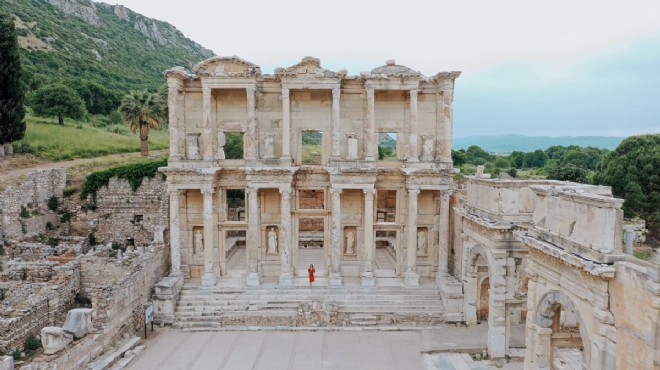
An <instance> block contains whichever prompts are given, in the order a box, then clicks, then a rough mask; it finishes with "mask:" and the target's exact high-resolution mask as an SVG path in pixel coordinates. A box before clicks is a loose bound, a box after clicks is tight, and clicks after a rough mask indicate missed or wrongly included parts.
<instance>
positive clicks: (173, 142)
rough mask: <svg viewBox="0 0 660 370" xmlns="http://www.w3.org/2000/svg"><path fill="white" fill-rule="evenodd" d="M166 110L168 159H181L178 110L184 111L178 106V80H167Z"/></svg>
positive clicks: (179, 87) (179, 86) (179, 91)
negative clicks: (167, 114)
mask: <svg viewBox="0 0 660 370" xmlns="http://www.w3.org/2000/svg"><path fill="white" fill-rule="evenodd" d="M167 87H168V88H167V109H168V113H169V117H168V120H169V127H170V159H173V160H176V159H181V154H180V153H179V129H180V122H179V117H180V115H179V110H182V109H184V107H183V106H180V105H179V101H180V100H179V94H180V93H181V82H180V80H173V79H168V81H167Z"/></svg>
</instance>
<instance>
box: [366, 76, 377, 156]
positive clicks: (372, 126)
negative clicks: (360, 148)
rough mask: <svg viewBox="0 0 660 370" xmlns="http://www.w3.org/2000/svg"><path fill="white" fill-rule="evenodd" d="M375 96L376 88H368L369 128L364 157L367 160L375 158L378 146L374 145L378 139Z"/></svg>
mask: <svg viewBox="0 0 660 370" xmlns="http://www.w3.org/2000/svg"><path fill="white" fill-rule="evenodd" d="M375 109H376V108H375V98H374V89H373V88H370V87H368V88H367V129H366V131H365V143H364V148H365V149H364V151H365V155H364V157H365V158H364V159H365V160H367V161H373V160H374V153H375V152H376V148H375V147H374V145H375V141H376V138H375V136H376V122H375V113H376V112H375Z"/></svg>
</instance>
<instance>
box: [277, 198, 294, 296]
mask: <svg viewBox="0 0 660 370" xmlns="http://www.w3.org/2000/svg"><path fill="white" fill-rule="evenodd" d="M279 244H280V245H279V247H280V262H281V264H282V266H281V268H282V271H281V273H280V285H281V286H291V285H292V283H293V274H292V271H293V264H292V260H293V258H292V256H293V251H292V250H291V249H292V248H291V189H280V240H279Z"/></svg>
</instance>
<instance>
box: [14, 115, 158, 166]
mask: <svg viewBox="0 0 660 370" xmlns="http://www.w3.org/2000/svg"><path fill="white" fill-rule="evenodd" d="M26 122H27V130H26V132H25V138H23V140H22V141H20V142H18V143H15V144H14V146H15V150H16V151H17V152H19V153H21V152H22V153H34V154H37V155H39V156H41V157H43V158H47V159H51V160H67V159H74V158H92V157H99V156H104V155H108V154H115V153H127V152H139V151H140V139H139V137H138V135H134V134H133V133H131V132H130V131H128V126H126V125H123V126H105V127H94V126H93V124H96V125H102V123H101V122H92V123H91V124H90V123H83V122H76V121H71V120H67V123H66V125H65V126H60V125H58V124H57V122H56V120H54V121H53V120H51V119H43V118H35V117H32V116H27V117H26ZM168 138H169V136H168V132H167V130H151V131H150V133H149V149H150V150H159V149H167V148H168V147H169V139H168Z"/></svg>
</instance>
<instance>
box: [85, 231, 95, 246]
mask: <svg viewBox="0 0 660 370" xmlns="http://www.w3.org/2000/svg"><path fill="white" fill-rule="evenodd" d="M87 241H88V242H89V245H96V235H94V233H89V234H88V235H87Z"/></svg>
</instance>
